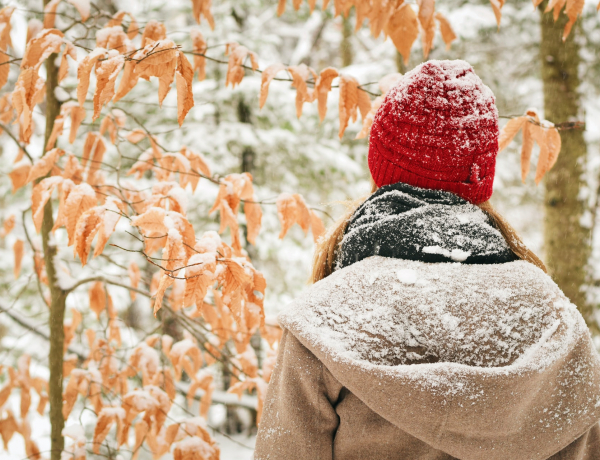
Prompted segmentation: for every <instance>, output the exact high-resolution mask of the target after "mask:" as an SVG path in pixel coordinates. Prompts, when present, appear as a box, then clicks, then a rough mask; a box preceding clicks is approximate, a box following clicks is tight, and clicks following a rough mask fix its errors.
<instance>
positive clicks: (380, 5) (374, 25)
mask: <svg viewBox="0 0 600 460" xmlns="http://www.w3.org/2000/svg"><path fill="white" fill-rule="evenodd" d="M328 1H329V0H325V3H327V2H328ZM401 4H402V2H401V3H400V5H401ZM396 6H398V4H397V3H396V2H373V3H372V4H371V11H370V13H369V28H370V29H371V34H372V35H373V37H375V38H377V37H379V35H380V34H381V31H382V30H383V29H384V27H385V25H386V24H388V22H389V21H390V16H391V15H392V13H393V12H394V9H395V8H396ZM386 34H387V32H386Z"/></svg>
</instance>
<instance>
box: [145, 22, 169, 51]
mask: <svg viewBox="0 0 600 460" xmlns="http://www.w3.org/2000/svg"><path fill="white" fill-rule="evenodd" d="M165 38H167V28H166V27H165V25H164V24H163V23H162V22H158V21H155V20H154V19H152V20H150V21H148V23H147V24H146V27H144V33H143V34H142V47H144V46H146V45H147V44H149V43H154V42H156V41H159V40H164V39H165Z"/></svg>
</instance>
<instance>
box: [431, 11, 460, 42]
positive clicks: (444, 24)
mask: <svg viewBox="0 0 600 460" xmlns="http://www.w3.org/2000/svg"><path fill="white" fill-rule="evenodd" d="M435 18H436V19H437V20H438V22H439V23H440V32H441V33H442V40H444V43H445V44H446V49H447V50H449V49H450V45H451V44H452V42H453V41H454V40H456V33H454V29H453V28H452V26H451V25H450V22H449V21H448V19H446V17H445V16H444V15H443V14H442V13H440V12H437V13H435Z"/></svg>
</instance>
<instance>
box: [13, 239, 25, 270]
mask: <svg viewBox="0 0 600 460" xmlns="http://www.w3.org/2000/svg"><path fill="white" fill-rule="evenodd" d="M23 248H24V244H23V240H16V241H15V244H13V253H14V256H15V264H14V268H13V272H14V274H15V279H17V278H19V273H21V261H22V260H23Z"/></svg>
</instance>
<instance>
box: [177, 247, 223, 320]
mask: <svg viewBox="0 0 600 460" xmlns="http://www.w3.org/2000/svg"><path fill="white" fill-rule="evenodd" d="M216 268H217V265H216V253H214V252H212V253H211V252H209V253H205V254H194V255H193V256H192V257H190V258H189V260H188V262H187V267H186V269H185V278H186V279H185V293H184V299H183V304H184V305H185V306H189V305H193V304H196V307H197V308H198V309H201V308H202V306H203V304H204V297H206V293H207V291H208V288H209V287H210V286H212V284H213V282H214V279H215V270H216Z"/></svg>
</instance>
